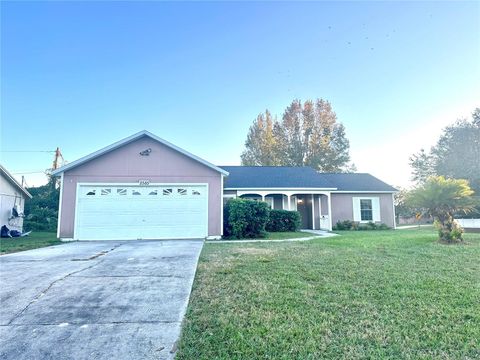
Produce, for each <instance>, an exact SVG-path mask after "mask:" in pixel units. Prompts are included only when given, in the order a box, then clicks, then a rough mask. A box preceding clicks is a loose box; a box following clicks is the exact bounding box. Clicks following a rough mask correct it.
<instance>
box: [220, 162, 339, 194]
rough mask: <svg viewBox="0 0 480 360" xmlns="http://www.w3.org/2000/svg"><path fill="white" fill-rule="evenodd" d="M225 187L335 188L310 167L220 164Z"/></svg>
mask: <svg viewBox="0 0 480 360" xmlns="http://www.w3.org/2000/svg"><path fill="white" fill-rule="evenodd" d="M220 167H221V168H222V169H224V170H226V171H228V172H229V175H228V177H226V178H225V180H224V181H225V187H226V188H328V189H330V188H335V186H333V185H332V184H331V183H330V182H329V181H328V180H327V179H326V178H324V177H322V176H321V175H320V174H318V173H317V172H316V171H315V170H313V169H312V168H311V167H294V166H292V167H291V166H220Z"/></svg>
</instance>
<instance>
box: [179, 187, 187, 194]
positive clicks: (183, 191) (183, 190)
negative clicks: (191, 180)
mask: <svg viewBox="0 0 480 360" xmlns="http://www.w3.org/2000/svg"><path fill="white" fill-rule="evenodd" d="M177 193H178V195H187V189H181V188H178V189H177Z"/></svg>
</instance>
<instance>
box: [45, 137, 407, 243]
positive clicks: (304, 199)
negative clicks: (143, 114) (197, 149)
mask: <svg viewBox="0 0 480 360" xmlns="http://www.w3.org/2000/svg"><path fill="white" fill-rule="evenodd" d="M53 175H54V176H59V177H60V183H61V189H60V209H59V227H58V237H60V238H62V239H74V240H136V239H186V238H205V237H210V238H212V237H213V238H218V237H220V236H221V235H222V231H223V204H224V202H225V201H227V200H228V199H230V198H235V197H243V198H253V199H258V200H264V201H266V202H268V203H269V204H270V206H271V207H272V208H274V209H286V210H297V211H299V212H300V214H301V216H302V228H304V229H315V230H316V229H325V230H331V229H332V226H333V225H335V223H336V222H337V221H343V220H352V221H357V222H359V223H361V222H370V221H372V222H377V223H385V224H387V225H388V226H389V227H392V228H394V227H395V210H394V206H393V195H394V193H395V192H396V191H397V190H396V189H395V188H393V187H391V186H389V185H388V184H385V183H384V182H382V181H381V180H379V179H377V178H375V177H373V176H372V175H370V174H323V173H319V172H317V171H315V170H314V169H312V168H310V167H268V166H259V167H248V166H216V165H213V164H212V163H210V162H208V161H206V160H203V159H201V158H200V157H198V156H196V155H194V154H191V153H189V152H187V151H185V150H183V149H181V148H179V147H178V146H176V145H174V144H171V143H169V142H168V141H165V140H163V139H161V138H159V137H158V136H156V135H154V134H152V133H150V132H148V131H141V132H139V133H137V134H134V135H132V136H130V137H128V138H126V139H123V140H120V141H118V142H116V143H114V144H111V145H109V146H107V147H105V148H103V149H100V150H98V151H96V152H94V153H92V154H90V155H87V156H85V157H83V158H80V159H78V160H76V161H73V162H71V163H70V164H68V165H65V166H63V167H61V168H59V169H57V170H55V171H54V172H53Z"/></svg>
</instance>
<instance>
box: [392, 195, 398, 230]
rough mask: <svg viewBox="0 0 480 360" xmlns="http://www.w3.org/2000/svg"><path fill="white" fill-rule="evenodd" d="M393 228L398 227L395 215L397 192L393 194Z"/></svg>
mask: <svg viewBox="0 0 480 360" xmlns="http://www.w3.org/2000/svg"><path fill="white" fill-rule="evenodd" d="M392 211H393V228H394V229H396V228H397V219H396V217H395V194H392Z"/></svg>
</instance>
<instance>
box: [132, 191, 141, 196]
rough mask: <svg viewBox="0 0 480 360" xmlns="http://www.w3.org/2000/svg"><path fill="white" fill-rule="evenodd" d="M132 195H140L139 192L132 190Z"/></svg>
mask: <svg viewBox="0 0 480 360" xmlns="http://www.w3.org/2000/svg"><path fill="white" fill-rule="evenodd" d="M132 195H142V194H141V193H140V191H137V190H132Z"/></svg>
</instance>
